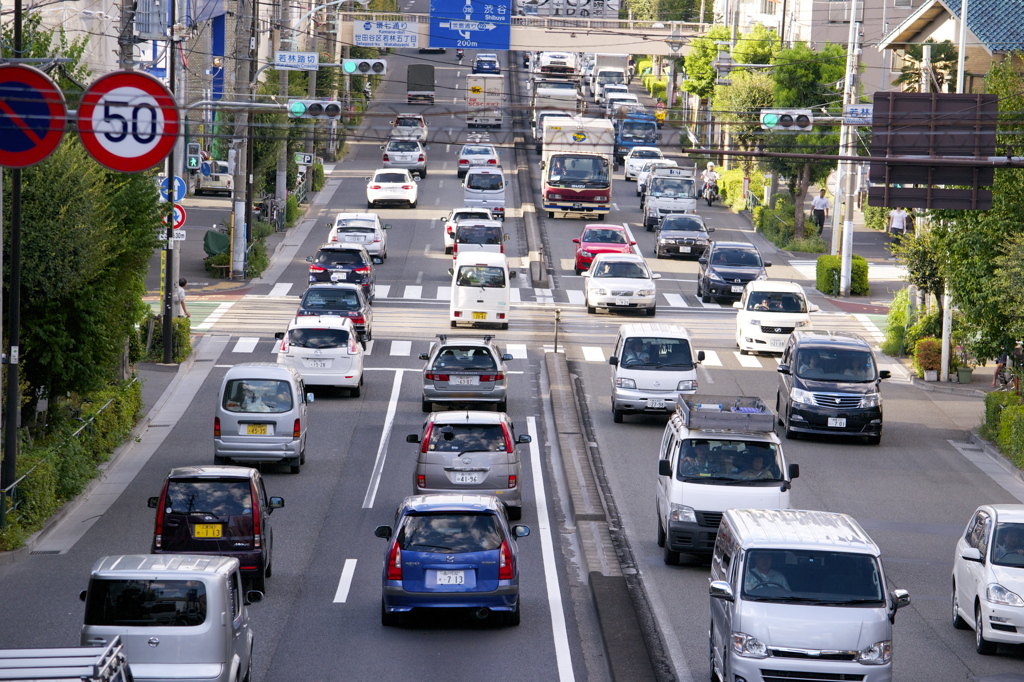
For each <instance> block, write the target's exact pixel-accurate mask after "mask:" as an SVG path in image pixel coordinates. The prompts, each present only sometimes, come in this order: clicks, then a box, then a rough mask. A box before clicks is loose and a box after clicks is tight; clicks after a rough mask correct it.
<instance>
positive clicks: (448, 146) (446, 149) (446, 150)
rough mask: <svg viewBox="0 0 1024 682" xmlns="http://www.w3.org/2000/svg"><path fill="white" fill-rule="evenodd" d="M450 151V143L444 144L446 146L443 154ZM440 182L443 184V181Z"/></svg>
mask: <svg viewBox="0 0 1024 682" xmlns="http://www.w3.org/2000/svg"><path fill="white" fill-rule="evenodd" d="M451 150H452V145H451V144H450V143H449V144H446V145H445V146H444V152H445V154H447V153H448V152H450V151H451ZM441 182H444V180H442V181H441Z"/></svg>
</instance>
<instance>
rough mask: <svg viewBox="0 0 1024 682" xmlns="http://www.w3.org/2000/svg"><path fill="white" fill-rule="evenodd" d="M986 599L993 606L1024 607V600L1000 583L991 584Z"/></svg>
mask: <svg viewBox="0 0 1024 682" xmlns="http://www.w3.org/2000/svg"><path fill="white" fill-rule="evenodd" d="M985 599H987V600H988V601H990V602H992V603H993V604H1002V605H1003V606H1024V599H1021V598H1020V596H1019V595H1018V594H1017V593H1016V592H1011V591H1010V590H1008V589H1006V588H1005V587H1003V586H1002V585H1000V584H999V583H989V586H988V588H987V589H986V590H985Z"/></svg>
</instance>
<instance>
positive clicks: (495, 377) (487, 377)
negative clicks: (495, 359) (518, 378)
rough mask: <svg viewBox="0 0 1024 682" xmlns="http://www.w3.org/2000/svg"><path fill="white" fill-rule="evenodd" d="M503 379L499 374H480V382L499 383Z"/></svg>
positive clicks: (503, 376) (502, 375)
mask: <svg viewBox="0 0 1024 682" xmlns="http://www.w3.org/2000/svg"><path fill="white" fill-rule="evenodd" d="M504 378H505V375H504V374H502V373H501V372H499V373H497V374H481V375H480V381H501V380H502V379H504Z"/></svg>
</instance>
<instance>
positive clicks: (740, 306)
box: [732, 301, 743, 310]
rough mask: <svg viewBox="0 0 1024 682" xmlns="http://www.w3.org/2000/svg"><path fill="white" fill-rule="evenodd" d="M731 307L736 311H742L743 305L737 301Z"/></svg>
mask: <svg viewBox="0 0 1024 682" xmlns="http://www.w3.org/2000/svg"><path fill="white" fill-rule="evenodd" d="M732 307H733V308H735V309H736V310H743V304H742V303H740V302H739V301H736V302H735V303H733V304H732Z"/></svg>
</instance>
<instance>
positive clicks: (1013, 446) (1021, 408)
mask: <svg viewBox="0 0 1024 682" xmlns="http://www.w3.org/2000/svg"><path fill="white" fill-rule="evenodd" d="M1000 392H1001V391H1000ZM996 443H997V444H998V445H999V449H1000V450H1002V451H1003V454H1004V455H1006V456H1007V457H1009V458H1010V459H1011V460H1013V463H1014V464H1016V465H1017V466H1018V467H1020V466H1021V465H1024V405H1021V404H1020V403H1019V402H1018V403H1017V404H1015V405H1007V406H1006V407H1005V408H1004V409H1003V414H1002V416H1001V417H1000V418H999V435H998V436H997V438H996Z"/></svg>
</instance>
